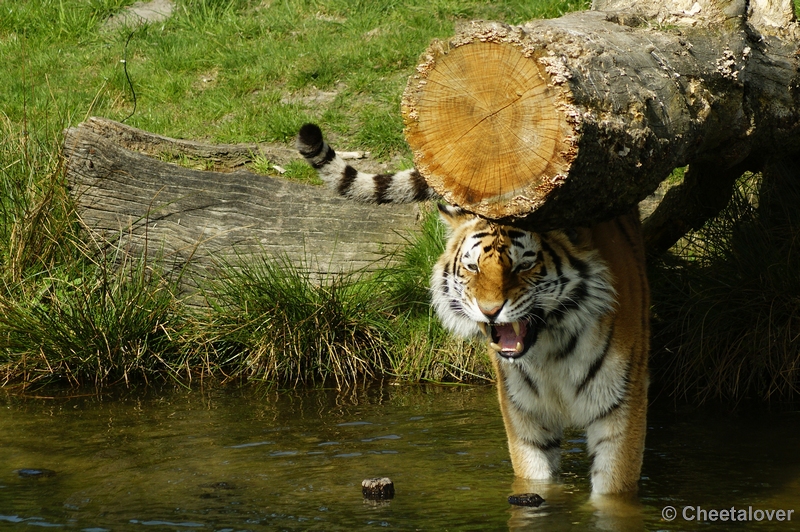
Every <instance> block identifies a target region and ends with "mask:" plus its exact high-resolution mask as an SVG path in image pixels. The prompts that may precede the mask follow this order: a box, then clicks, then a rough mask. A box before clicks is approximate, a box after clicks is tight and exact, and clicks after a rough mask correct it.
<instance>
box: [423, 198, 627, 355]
mask: <svg viewBox="0 0 800 532" xmlns="http://www.w3.org/2000/svg"><path fill="white" fill-rule="evenodd" d="M439 211H440V214H441V217H442V219H443V220H444V221H445V222H446V224H447V226H449V233H450V236H449V239H448V242H447V246H446V249H445V252H444V253H443V254H442V256H441V257H440V258H439V260H438V262H437V263H436V266H435V267H434V271H433V277H432V279H431V292H432V294H431V296H432V303H433V306H434V308H435V310H436V313H437V315H438V316H439V319H440V320H441V321H442V323H443V324H444V326H445V327H447V328H448V329H449V330H451V331H452V332H454V333H456V334H458V335H461V336H465V337H470V336H477V335H481V334H482V335H483V336H485V337H486V339H487V341H488V343H489V345H490V347H491V348H492V349H493V350H494V351H496V352H497V353H498V354H499V355H500V356H502V357H504V358H506V359H516V358H519V357H522V356H524V355H525V354H526V353H527V352H528V350H529V349H530V348H531V347H532V346H533V345H534V344H535V343H536V341H537V338H538V337H539V335H540V333H542V331H544V330H548V329H550V330H552V329H555V328H560V329H561V332H565V333H567V334H566V335H565V334H559V335H555V336H556V337H568V336H569V334H570V330H573V331H572V334H575V333H576V332H578V331H575V329H578V330H579V329H580V328H582V327H583V326H585V324H586V319H588V318H591V317H592V316H595V317H596V316H602V315H603V314H605V313H606V312H607V311H608V310H609V309H610V307H611V305H613V297H614V293H613V288H612V287H611V282H610V279H609V276H610V274H609V273H608V268H607V267H606V265H605V263H604V262H603V261H602V259H600V258H599V255H598V254H597V252H596V251H594V250H592V249H591V248H590V247H588V246H586V245H585V244H584V243H583V240H585V235H582V234H580V233H579V232H577V231H575V232H565V231H550V232H547V233H535V232H531V231H527V230H524V229H521V228H518V227H515V226H510V225H501V224H498V223H494V222H491V221H488V220H485V219H483V218H480V217H478V216H475V215H473V214H469V213H467V212H465V211H463V210H461V209H459V208H457V207H450V206H444V205H440V206H439Z"/></svg>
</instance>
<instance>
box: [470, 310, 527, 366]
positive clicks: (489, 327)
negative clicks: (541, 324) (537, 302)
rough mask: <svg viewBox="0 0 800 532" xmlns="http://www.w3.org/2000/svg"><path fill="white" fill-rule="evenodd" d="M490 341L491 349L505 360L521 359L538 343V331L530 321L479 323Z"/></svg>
mask: <svg viewBox="0 0 800 532" xmlns="http://www.w3.org/2000/svg"><path fill="white" fill-rule="evenodd" d="M478 326H479V327H480V328H481V331H483V334H484V335H485V336H486V337H487V338H488V339H489V347H491V348H492V349H493V350H494V351H496V352H497V354H498V355H500V356H502V357H505V358H519V357H521V356H522V355H524V354H525V352H526V351H527V350H528V348H529V347H530V346H532V345H533V344H534V342H536V336H537V335H538V330H537V328H536V327H534V326H533V323H532V322H531V321H530V320H528V319H523V320H520V321H515V322H513V323H493V324H489V323H484V322H478Z"/></svg>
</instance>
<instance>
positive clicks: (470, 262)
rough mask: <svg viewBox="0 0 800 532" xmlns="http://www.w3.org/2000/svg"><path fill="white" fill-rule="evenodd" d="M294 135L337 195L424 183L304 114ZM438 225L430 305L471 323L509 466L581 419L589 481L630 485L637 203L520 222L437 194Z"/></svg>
mask: <svg viewBox="0 0 800 532" xmlns="http://www.w3.org/2000/svg"><path fill="white" fill-rule="evenodd" d="M298 149H299V150H300V152H301V153H302V154H303V156H304V157H305V158H306V159H307V160H308V161H309V163H311V164H312V166H314V167H315V168H316V169H317V170H318V172H319V173H320V175H321V176H322V178H323V179H324V180H325V181H326V182H327V183H328V184H329V185H330V186H332V187H334V188H336V189H337V190H339V192H340V193H341V194H343V195H345V196H347V197H351V198H353V199H357V200H360V201H368V202H375V203H387V202H395V203H406V202H411V201H420V200H422V199H427V198H431V197H435V195H434V194H433V193H432V191H430V190H429V189H428V188H427V186H426V185H425V184H424V180H422V178H421V177H420V176H419V174H418V173H417V172H416V171H415V170H410V171H405V172H399V173H397V174H388V175H371V174H363V173H361V172H358V171H357V170H355V169H353V168H352V167H350V166H349V165H347V164H345V163H344V161H342V160H341V159H340V158H339V157H337V156H336V155H335V152H334V151H333V149H332V148H330V147H329V146H328V145H327V144H326V143H325V142H324V141H323V140H322V134H321V133H320V131H319V128H317V127H316V126H312V125H306V126H304V127H303V130H301V132H300V135H299V136H298ZM439 209H440V213H441V217H442V219H443V220H444V221H445V222H446V224H447V225H448V226H449V229H450V236H449V239H448V242H447V247H446V250H445V252H444V254H443V255H442V256H441V257H440V258H439V260H438V262H437V263H436V266H435V267H434V271H433V274H432V276H431V300H432V304H433V307H434V309H435V310H436V313H437V315H438V316H439V319H440V320H441V321H442V323H443V324H444V325H445V326H446V327H447V328H448V329H450V330H451V331H453V332H454V333H456V334H459V335H461V336H465V337H470V336H478V337H483V338H484V339H485V341H486V342H487V344H488V345H489V350H490V354H491V357H492V360H493V364H494V368H495V371H496V374H497V383H498V395H499V400H500V409H501V411H502V414H503V420H504V422H505V426H506V432H507V434H508V444H509V451H510V454H511V461H512V464H513V466H514V471H515V473H516V474H517V475H518V476H520V477H522V478H528V479H549V478H554V477H555V476H556V474H557V471H558V467H559V460H560V456H561V438H562V436H563V433H564V429H565V428H567V427H570V426H571V427H578V428H582V429H585V430H586V439H587V448H588V451H589V453H590V455H591V456H592V457H593V464H592V472H591V475H592V486H593V491H594V492H595V493H598V494H605V493H619V492H626V491H632V490H635V489H636V487H637V482H638V479H639V474H640V471H641V464H642V453H643V450H644V436H645V418H646V409H647V384H648V374H647V357H648V350H649V289H648V284H647V279H646V276H645V269H644V253H643V244H642V240H641V235H640V231H641V229H640V226H639V218H638V213H637V212H633V213H630V214H629V215H625V216H620V217H618V218H615V219H613V220H610V221H608V222H603V223H600V224H597V225H596V226H594V227H592V228H589V229H578V230H572V231H551V232H547V233H534V232H530V231H526V230H524V229H521V228H519V227H514V226H509V225H500V224H496V223H493V222H490V221H487V220H485V219H482V218H479V217H477V216H474V215H472V214H469V213H467V212H464V211H462V210H461V209H458V208H456V207H449V206H440V208H439Z"/></svg>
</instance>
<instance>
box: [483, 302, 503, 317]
mask: <svg viewBox="0 0 800 532" xmlns="http://www.w3.org/2000/svg"><path fill="white" fill-rule="evenodd" d="M503 305H505V301H504V302H502V303H500V304H499V305H494V304H489V305H485V304H482V303H480V302H479V303H478V309H479V310H480V311H481V312H482V313H483V315H484V316H486V317H487V318H489V320H490V321H494V320H495V318H497V316H498V315H499V314H500V311H501V310H503ZM487 307H488V308H487Z"/></svg>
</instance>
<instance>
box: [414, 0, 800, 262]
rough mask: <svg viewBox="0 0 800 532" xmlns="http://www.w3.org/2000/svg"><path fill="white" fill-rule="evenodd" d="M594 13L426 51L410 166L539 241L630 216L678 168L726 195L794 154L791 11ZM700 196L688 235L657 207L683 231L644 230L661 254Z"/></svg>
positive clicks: (718, 4)
mask: <svg viewBox="0 0 800 532" xmlns="http://www.w3.org/2000/svg"><path fill="white" fill-rule="evenodd" d="M684 4H687V5H684ZM786 6H789V7H788V11H787V9H786ZM594 8H595V9H596V10H595V11H587V12H581V13H573V14H569V15H565V16H563V17H561V18H558V19H552V20H537V21H533V22H529V23H526V24H524V25H521V26H508V25H505V24H500V23H496V22H485V21H473V22H470V23H467V24H465V25H463V26H462V27H461V28H460V29H458V30H457V32H456V34H455V36H454V37H452V38H450V39H448V40H447V41H434V42H433V43H432V44H431V45H430V47H429V48H428V50H427V51H426V53H425V54H424V55H423V59H422V62H421V64H420V65H419V66H418V68H417V72H416V73H415V74H414V75H413V76H412V77H411V78H410V79H409V82H408V85H407V88H406V91H405V93H404V95H403V103H402V113H403V117H404V121H405V127H406V138H407V140H408V143H409V145H410V146H411V149H412V151H413V153H414V161H415V164H416V166H417V168H418V169H419V171H420V173H421V174H422V175H423V176H424V177H425V179H426V180H427V182H428V183H429V184H430V186H431V187H433V188H434V189H435V190H436V191H437V192H438V193H439V194H440V195H442V196H443V197H444V198H445V199H446V200H447V201H449V202H450V203H454V204H456V205H460V206H462V207H464V208H465V209H467V210H469V211H472V212H475V213H477V214H480V215H482V216H485V217H487V218H491V219H496V220H502V221H512V222H515V223H521V224H525V225H528V226H530V227H532V228H534V229H539V230H541V229H550V228H555V227H564V226H571V225H580V224H586V223H592V222H595V221H598V220H602V219H605V218H608V217H610V216H613V215H615V214H619V213H622V212H626V211H628V210H629V209H630V208H631V207H632V206H634V205H636V204H637V203H638V202H639V201H641V200H642V199H644V198H645V197H646V196H648V195H649V194H651V193H652V192H653V191H654V190H655V189H656V188H657V187H658V185H659V183H660V182H661V181H662V180H664V179H665V178H666V177H667V176H669V175H670V173H671V172H672V171H673V169H675V168H677V167H683V166H686V165H689V167H690V168H692V167H696V170H692V173H690V175H694V176H698V179H700V180H705V179H708V178H709V176H710V180H712V181H713V180H714V179H716V181H717V182H723V184H724V183H732V180H733V179H735V178H736V177H738V175H740V174H741V171H743V170H744V169H750V170H752V169H756V170H757V169H760V168H761V167H762V166H763V164H764V162H765V161H766V160H767V159H769V158H770V157H772V156H774V155H779V156H785V155H786V154H787V153H798V152H800V69H798V66H799V65H800V61H798V56H800V44H799V43H800V38H799V37H798V36H800V31H798V29H797V24H796V22H795V21H794V15H793V11H792V10H791V0H781V1H770V0H760V1H758V2H750V3H749V6H748V5H747V3H746V2H741V1H726V0H717V1H715V0H704V1H703V2H695V3H691V2H688V3H687V2H682V1H678V0H674V1H670V2H667V3H663V4H662V3H656V2H643V1H641V0H617V1H611V0H608V1H601V0H596V1H595V3H594ZM748 8H749V10H747V9H748ZM601 9H602V10H604V11H600V10H601ZM746 10H747V11H746ZM700 170H702V172H700ZM737 172H738V173H737ZM698 174H702V175H698ZM715 186H716V185H715ZM695 188H696V187H695ZM711 188H713V187H711ZM723 194H724V186H723ZM688 196H689V197H690V199H691V200H692V201H694V202H695V203H696V202H697V201H696V200H697V199H698V198H697V197H694V196H693V195H692V194H688ZM726 197H727V196H726ZM699 199H700V201H699V203H700V204H701V205H700V209H699V210H700V212H699V213H693V215H692V216H690V217H689V218H691V220H692V221H691V223H688V224H687V222H686V220H685V218H686V216H685V213H684V212H682V211H683V210H686V209H689V210H691V209H692V208H694V207H693V205H691V204H690V203H684V202H682V201H678V202H677V205H676V204H675V202H673V204H672V205H668V206H667V207H666V208H665V212H666V211H670V210H671V211H672V212H673V214H675V213H681V216H679V217H680V218H682V219H681V220H676V218H675V217H674V216H672V217H671V216H668V215H661V216H659V217H657V218H655V219H654V220H658V222H657V223H656V222H655V221H654V222H653V223H651V224H650V227H649V229H648V230H649V231H650V232H651V233H652V234H659V235H660V239H659V244H658V245H659V246H661V247H663V246H664V245H667V244H669V240H671V239H672V241H673V242H674V239H675V237H674V235H673V234H674V233H676V227H677V226H676V224H682V226H687V225H689V226H693V225H696V224H697V223H698V222H697V220H700V221H701V222H702V221H705V219H707V218H708V216H709V213H711V214H712V215H713V213H715V212H716V211H715V208H712V209H707V208H705V205H704V201H703V198H702V197H700V198H699ZM716 203H719V201H717V202H716ZM721 203H722V204H723V205H724V203H725V201H722V202H721ZM671 226H672V227H671ZM677 232H680V231H679V230H678V231H677ZM667 234H669V235H670V236H669V237H668V238H667V237H665V235H667ZM682 234H683V233H680V235H682ZM680 235H679V236H678V238H679V237H680ZM667 247H668V245H667Z"/></svg>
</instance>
